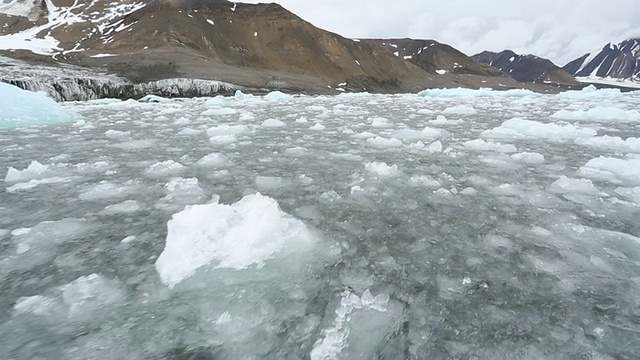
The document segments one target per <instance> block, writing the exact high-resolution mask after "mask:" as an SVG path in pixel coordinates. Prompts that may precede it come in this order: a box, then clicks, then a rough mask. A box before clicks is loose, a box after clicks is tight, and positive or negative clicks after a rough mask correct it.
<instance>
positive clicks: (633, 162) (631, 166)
mask: <svg viewBox="0 0 640 360" xmlns="http://www.w3.org/2000/svg"><path fill="white" fill-rule="evenodd" d="M578 174H580V175H582V176H584V177H588V178H591V179H595V180H604V181H608V182H611V183H614V184H623V183H628V184H631V185H634V186H638V185H640V158H627V159H617V158H610V157H604V156H600V157H598V158H596V159H592V160H589V161H588V162H587V163H586V164H585V165H584V166H582V167H580V169H578Z"/></svg>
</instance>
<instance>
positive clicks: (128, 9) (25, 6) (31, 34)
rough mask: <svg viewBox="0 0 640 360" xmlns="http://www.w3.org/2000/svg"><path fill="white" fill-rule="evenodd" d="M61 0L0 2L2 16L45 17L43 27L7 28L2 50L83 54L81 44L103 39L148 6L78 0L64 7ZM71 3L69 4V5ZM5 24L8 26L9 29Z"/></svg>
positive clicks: (130, 0) (123, 0) (126, 0)
mask: <svg viewBox="0 0 640 360" xmlns="http://www.w3.org/2000/svg"><path fill="white" fill-rule="evenodd" d="M61 3H62V1H61V0H10V2H8V3H0V13H3V14H6V15H9V16H25V17H28V18H29V19H30V20H31V21H35V20H38V19H41V18H45V21H44V22H42V21H40V22H39V24H40V23H42V24H41V25H35V24H34V26H33V27H31V28H28V29H26V30H22V31H17V32H12V31H11V28H9V29H8V30H7V29H3V30H7V31H5V33H6V35H2V36H0V50H14V49H15V50H18V49H20V50H30V51H32V52H34V53H36V54H43V55H53V54H57V53H65V52H74V51H80V50H82V49H81V43H82V42H83V41H84V40H86V39H88V38H90V37H93V36H101V35H103V34H105V33H106V32H108V31H113V29H112V28H114V27H117V26H118V24H117V22H118V20H119V19H121V18H122V16H124V15H127V14H130V13H132V12H134V11H136V10H138V9H141V8H142V7H144V6H145V5H146V2H144V1H140V0H113V1H110V2H108V3H107V2H106V1H102V0H90V1H82V0H74V1H73V3H72V4H71V5H62V4H61ZM66 3H68V2H66ZM9 26H10V25H9V24H5V25H4V27H9Z"/></svg>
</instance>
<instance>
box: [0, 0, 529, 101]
mask: <svg viewBox="0 0 640 360" xmlns="http://www.w3.org/2000/svg"><path fill="white" fill-rule="evenodd" d="M0 13H2V14H0V24H3V23H4V24H5V25H4V26H3V27H2V28H1V30H0V50H5V51H4V52H3V54H4V55H6V56H10V57H13V58H18V59H26V60H30V61H43V60H47V61H49V62H50V59H51V57H53V58H54V59H55V60H56V61H58V62H62V63H66V64H72V65H77V66H82V67H89V68H96V69H100V70H101V71H108V72H109V73H113V74H115V75H118V76H122V77H124V78H126V79H128V80H129V81H131V82H133V83H141V82H150V81H157V80H162V79H170V78H191V79H204V80H216V81H222V82H227V83H233V84H237V85H239V86H244V87H248V88H253V89H284V90H291V91H299V92H300V91H301V92H314V93H318V92H331V91H334V92H335V91H336V90H340V91H365V90H366V91H372V92H415V91H419V90H422V89H424V88H430V87H454V86H466V87H480V86H481V85H482V84H484V83H487V82H488V83H492V82H493V83H495V87H497V88H499V87H519V86H518V85H519V84H517V83H516V82H512V81H510V79H508V78H506V77H501V78H500V80H499V81H493V80H492V78H491V77H492V76H495V73H491V71H488V70H487V69H484V70H482V69H481V68H480V67H478V68H477V69H476V68H474V67H469V69H471V70H470V71H467V72H466V73H465V72H464V71H462V70H463V69H466V68H467V65H466V64H467V63H466V62H465V61H464V60H460V62H458V63H459V64H460V65H455V61H454V62H453V63H452V64H454V65H451V64H449V65H447V64H446V63H445V62H446V61H440V62H438V61H437V60H438V56H437V55H434V59H433V61H432V62H433V66H434V69H437V70H440V69H444V70H447V71H450V72H451V73H450V74H444V75H437V74H435V73H433V72H432V71H431V73H430V72H425V71H424V70H423V69H425V67H424V66H423V65H420V63H416V64H413V63H411V62H407V61H404V59H403V58H400V57H398V56H395V55H394V54H393V53H391V52H389V51H387V49H385V47H384V46H383V45H380V44H376V43H373V42H367V41H359V40H354V39H347V38H344V37H342V36H340V35H337V34H334V33H331V32H328V31H325V30H322V29H319V28H317V27H315V26H313V25H312V24H310V23H308V22H306V21H304V20H302V19H301V18H299V17H298V16H296V15H294V14H293V13H291V12H289V11H288V10H286V9H285V8H283V7H281V6H280V5H277V4H256V5H253V4H242V3H232V2H228V1H225V0H208V1H207V0H145V1H140V0H113V1H109V2H107V1H91V2H89V1H73V2H72V1H70V0H12V1H9V2H5V3H0ZM430 44H437V43H435V42H432V43H430ZM437 48H438V49H440V48H447V51H451V52H455V50H454V49H452V48H449V47H446V46H445V45H441V44H437ZM21 49H22V50H21ZM34 53H35V54H39V55H34ZM427 53H429V52H427ZM460 54H461V53H460ZM456 56H459V55H456ZM418 57H419V56H418ZM419 58H420V57H419ZM462 58H464V55H463V54H462V57H461V59H462ZM465 60H466V59H465ZM416 65H419V66H416ZM458 67H459V68H458ZM459 73H465V74H477V75H478V76H476V77H461V76H459ZM502 83H505V84H502Z"/></svg>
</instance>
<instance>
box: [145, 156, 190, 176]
mask: <svg viewBox="0 0 640 360" xmlns="http://www.w3.org/2000/svg"><path fill="white" fill-rule="evenodd" d="M184 168H185V166H184V165H182V164H180V163H178V162H175V161H173V160H166V161H161V162H157V163H155V164H153V165H151V166H149V167H148V168H147V170H146V171H145V172H146V173H147V175H150V176H154V177H155V176H157V177H162V176H167V175H171V174H176V173H179V172H181V171H183V170H184Z"/></svg>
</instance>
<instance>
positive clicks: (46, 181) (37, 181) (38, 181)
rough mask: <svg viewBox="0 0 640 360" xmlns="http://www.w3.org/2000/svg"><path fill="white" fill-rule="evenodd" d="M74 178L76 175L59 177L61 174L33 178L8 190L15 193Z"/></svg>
mask: <svg viewBox="0 0 640 360" xmlns="http://www.w3.org/2000/svg"><path fill="white" fill-rule="evenodd" d="M74 179H76V178H75V177H59V176H54V177H50V178H44V179H33V180H29V181H27V182H20V183H17V184H15V185H12V186H9V187H8V188H7V190H6V191H7V192H8V193H10V194H15V193H18V192H20V191H27V190H31V189H33V188H36V187H37V186H39V185H46V184H58V183H66V182H70V181H73V180H74Z"/></svg>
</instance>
